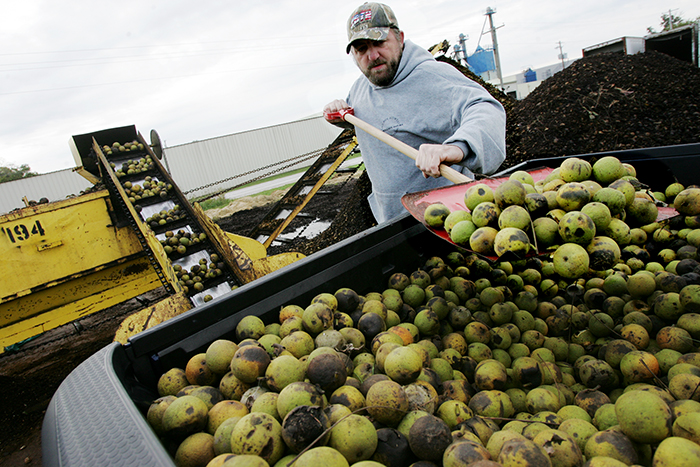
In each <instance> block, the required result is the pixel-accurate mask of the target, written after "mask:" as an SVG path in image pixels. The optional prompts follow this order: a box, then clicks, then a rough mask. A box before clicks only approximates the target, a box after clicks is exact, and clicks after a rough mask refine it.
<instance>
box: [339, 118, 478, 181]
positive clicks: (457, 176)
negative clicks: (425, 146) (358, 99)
mask: <svg viewBox="0 0 700 467" xmlns="http://www.w3.org/2000/svg"><path fill="white" fill-rule="evenodd" d="M341 116H342V118H343V119H344V120H345V121H346V122H348V123H352V124H353V125H355V126H356V127H358V128H360V129H361V130H363V131H365V132H366V133H369V134H370V135H372V136H374V137H375V138H377V139H378V140H379V141H382V142H384V143H386V144H388V145H389V146H391V147H392V148H394V149H396V150H397V151H399V152H401V153H403V154H405V155H407V156H408V157H410V158H411V159H413V160H416V158H417V157H418V150H417V149H414V148H412V147H411V146H409V145H408V144H406V143H404V142H403V141H399V140H398V139H396V138H394V137H393V136H391V135H388V134H386V133H384V132H383V131H382V130H380V129H379V128H376V127H373V126H372V125H370V124H369V123H367V122H365V121H363V120H360V119H359V118H357V117H356V116H355V115H353V114H352V113H350V112H341ZM440 175H442V176H443V177H445V178H446V179H448V180H449V181H451V182H452V183H465V182H473V181H474V180H472V179H471V178H469V177H467V176H466V175H464V174H462V173H460V172H457V171H456V170H455V169H453V168H452V167H448V166H446V165H444V164H442V165H440Z"/></svg>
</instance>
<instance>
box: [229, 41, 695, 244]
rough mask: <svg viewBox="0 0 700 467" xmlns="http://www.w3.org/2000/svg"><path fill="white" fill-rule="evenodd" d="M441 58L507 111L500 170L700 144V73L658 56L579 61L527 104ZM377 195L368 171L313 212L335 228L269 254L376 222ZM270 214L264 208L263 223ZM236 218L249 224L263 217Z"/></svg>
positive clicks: (339, 237)
mask: <svg viewBox="0 0 700 467" xmlns="http://www.w3.org/2000/svg"><path fill="white" fill-rule="evenodd" d="M438 59H439V60H441V61H444V62H447V63H450V64H451V65H453V66H454V67H455V68H457V69H459V70H460V71H461V72H462V73H463V74H465V75H466V76H467V77H469V78H471V79H473V80H475V81H477V82H479V83H480V84H481V85H483V86H484V87H485V88H486V89H487V90H488V91H489V92H490V93H491V94H492V95H493V96H494V97H495V98H496V99H498V100H499V101H500V102H501V103H502V104H503V106H504V108H505V109H506V114H507V124H506V125H507V126H506V146H507V149H506V153H507V157H506V160H505V162H504V163H503V165H502V166H501V167H500V169H499V171H500V170H505V169H507V168H510V167H512V166H515V165H517V164H518V163H520V162H523V161H526V160H531V159H539V158H543V157H558V156H567V155H577V154H587V153H593V152H605V151H615V150H623V149H634V148H645V147H657V146H669V145H676V144H686V143H697V142H700V69H698V68H697V67H696V66H693V65H692V64H690V63H687V62H683V61H681V60H678V59H676V58H673V57H670V56H668V55H665V54H662V53H659V52H646V53H642V54H636V55H623V54H619V53H608V54H599V55H593V56H590V57H585V58H582V59H579V60H577V61H575V62H574V63H572V64H571V65H570V66H569V67H567V68H566V69H564V70H563V71H561V72H559V73H557V74H555V75H553V76H552V77H551V78H549V79H547V80H545V81H544V82H542V84H540V85H539V86H538V87H537V88H536V89H535V90H534V91H533V92H532V93H530V95H528V96H527V97H526V98H525V99H523V100H522V101H516V100H514V99H512V98H510V97H509V96H507V95H505V94H504V93H503V92H501V91H500V90H499V89H498V88H496V87H495V86H492V85H490V84H488V83H485V82H484V81H483V80H481V78H479V77H478V76H476V75H474V74H473V73H471V72H470V71H469V70H468V69H466V68H465V67H463V66H461V65H459V64H458V63H457V62H455V61H453V60H451V59H449V58H447V57H444V56H443V57H439V58H438ZM346 188H347V187H346ZM370 191H371V186H370V184H369V180H368V179H367V176H366V174H365V175H363V176H362V177H360V178H359V179H358V180H357V182H356V183H355V184H354V190H353V191H352V192H351V193H347V189H345V190H344V191H342V193H339V196H338V197H337V198H336V199H329V198H324V199H323V200H316V199H314V200H313V202H312V204H311V205H309V207H308V209H311V210H313V214H314V215H315V216H316V217H318V218H320V219H323V220H333V224H332V225H331V227H330V228H329V229H327V230H326V231H325V232H323V234H321V235H319V236H318V237H316V238H314V239H312V240H306V239H301V238H300V239H297V240H295V241H292V242H290V243H288V244H286V245H282V246H280V247H275V248H271V249H269V250H268V253H270V254H274V253H278V252H282V251H300V252H302V253H304V254H310V253H313V252H314V251H318V250H319V249H322V248H325V247H327V246H330V245H332V244H333V243H336V242H338V241H340V240H343V239H345V238H348V237H350V236H351V235H354V234H356V233H358V232H361V231H362V230H365V229H366V228H369V227H371V226H373V225H376V222H375V221H374V219H373V218H372V215H371V213H370V212H369V206H368V204H367V202H366V199H365V198H366V196H367V194H369V192H370ZM316 198H318V197H316ZM265 209H266V208H260V211H261V212H260V214H259V217H260V218H262V216H264V213H265ZM249 214H251V213H249ZM237 217H240V219H241V220H242V221H243V220H244V219H245V222H254V221H255V218H256V216H255V215H247V216H246V215H244V214H240V215H239V216H237ZM220 223H222V224H224V225H225V226H226V228H228V229H230V230H229V231H231V232H235V233H243V234H244V232H245V231H244V230H242V229H240V228H236V225H235V222H226V220H222V221H221V222H220Z"/></svg>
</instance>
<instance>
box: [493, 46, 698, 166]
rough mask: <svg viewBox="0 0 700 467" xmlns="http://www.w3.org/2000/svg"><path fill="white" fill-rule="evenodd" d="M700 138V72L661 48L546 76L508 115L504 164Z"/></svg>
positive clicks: (593, 59) (587, 61) (596, 58)
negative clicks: (660, 50) (660, 51)
mask: <svg viewBox="0 0 700 467" xmlns="http://www.w3.org/2000/svg"><path fill="white" fill-rule="evenodd" d="M697 142H700V69H698V67H697V66H693V65H692V64H690V63H687V62H684V61H681V60H678V59H676V58H673V57H671V56H669V55H665V54H662V53H659V52H646V53H641V54H636V55H623V54H614V53H608V54H600V55H593V56H590V57H585V58H582V59H580V60H577V61H575V62H574V63H572V64H571V66H569V67H568V68H566V69H565V70H563V71H561V72H559V73H557V74H555V75H553V76H552V77H551V78H549V79H547V80H545V81H544V82H543V83H542V84H541V85H539V86H538V87H537V88H535V90H534V91H533V92H532V93H531V94H530V95H528V96H527V97H526V98H525V99H523V100H522V101H520V102H519V103H518V104H517V105H515V106H514V107H513V109H512V110H511V112H510V113H509V114H508V123H507V127H506V144H507V149H506V153H507V154H508V157H507V159H506V161H505V163H504V164H503V166H502V167H501V169H505V168H508V167H511V166H513V165H515V164H517V163H519V162H522V161H525V160H530V159H536V158H542V157H553V156H567V155H576V154H588V153H594V152H603V151H616V150H623V149H634V148H648V147H657V146H670V145H676V144H686V143H697Z"/></svg>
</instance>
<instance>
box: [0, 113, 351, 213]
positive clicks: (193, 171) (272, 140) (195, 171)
mask: <svg viewBox="0 0 700 467" xmlns="http://www.w3.org/2000/svg"><path fill="white" fill-rule="evenodd" d="M341 131H342V130H341V129H340V128H338V127H335V126H333V125H329V124H328V123H327V122H326V121H325V120H324V119H323V116H322V115H314V116H311V117H308V118H304V119H301V120H297V121H294V122H290V123H283V124H280V125H274V126H269V127H265V128H260V129H256V130H250V131H244V132H241V133H234V134H230V135H226V136H219V137H216V138H210V139H206V140H202V141H194V142H191V143H186V144H180V145H176V146H171V147H166V148H165V151H164V154H165V155H164V158H163V161H162V162H163V163H164V165H165V166H166V169H168V170H169V172H170V175H171V176H172V178H173V180H175V182H176V183H177V185H178V187H179V188H180V190H181V191H183V192H186V193H187V192H189V194H188V198H193V197H197V196H204V195H207V194H211V193H216V192H218V191H222V190H224V189H227V188H230V187H233V186H236V185H240V184H242V183H244V182H246V181H249V180H252V179H253V178H255V177H257V176H259V175H262V174H264V173H266V172H270V171H272V170H275V169H274V168H270V169H265V170H259V171H257V172H254V173H251V174H249V175H244V176H241V174H245V173H247V172H251V171H255V170H256V169H261V168H263V167H265V166H268V165H272V164H278V163H280V162H282V161H287V160H289V159H292V158H295V157H297V156H301V155H303V154H307V153H312V152H314V151H320V150H323V149H325V148H327V147H328V145H329V144H331V143H332V142H333V141H334V140H335V138H337V137H338V135H339V134H340V132H341ZM312 162H313V161H306V162H300V163H299V164H298V167H305V166H308V165H311V163H312ZM290 163H291V162H290ZM285 165H288V164H285ZM285 170H291V168H286V169H285ZM233 177H235V178H233ZM227 179H230V180H228V181H226V182H225V183H217V182H220V181H222V180H227ZM205 185H212V186H210V187H207V188H204V189H201V190H197V189H198V188H201V187H204V186H205ZM90 186H91V183H90V182H88V181H87V180H86V179H85V178H83V177H82V176H80V175H79V174H77V173H76V172H74V171H73V169H64V170H59V171H57V172H52V173H48V174H42V175H38V176H35V177H31V178H26V179H21V180H16V181H13V182H6V183H0V213H7V212H9V211H11V210H13V209H16V208H21V207H24V203H23V202H22V198H23V197H25V196H26V197H27V199H29V200H35V201H38V200H39V199H41V198H43V197H45V198H48V199H49V201H57V200H61V199H65V198H66V197H67V196H70V195H78V194H80V192H81V191H82V190H85V189H86V188H88V187H90ZM193 190H196V191H193Z"/></svg>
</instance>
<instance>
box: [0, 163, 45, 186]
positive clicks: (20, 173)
mask: <svg viewBox="0 0 700 467" xmlns="http://www.w3.org/2000/svg"><path fill="white" fill-rule="evenodd" d="M31 170H32V169H31V168H30V167H29V166H28V165H27V164H22V165H20V166H19V167H17V166H15V165H8V166H6V167H3V166H0V183H5V182H11V181H13V180H19V179H20V178H29V177H34V176H35V175H39V174H38V173H36V172H32V171H31Z"/></svg>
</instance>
